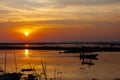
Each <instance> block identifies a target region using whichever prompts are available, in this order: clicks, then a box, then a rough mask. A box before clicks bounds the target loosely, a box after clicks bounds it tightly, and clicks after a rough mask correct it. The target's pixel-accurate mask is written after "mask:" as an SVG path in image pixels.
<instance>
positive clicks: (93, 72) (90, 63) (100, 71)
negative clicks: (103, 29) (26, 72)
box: [0, 49, 120, 80]
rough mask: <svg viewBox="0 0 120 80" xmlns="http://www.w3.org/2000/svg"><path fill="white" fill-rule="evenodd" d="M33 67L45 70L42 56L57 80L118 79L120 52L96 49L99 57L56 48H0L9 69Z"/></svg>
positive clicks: (1, 61)
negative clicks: (84, 57) (89, 57)
mask: <svg viewBox="0 0 120 80" xmlns="http://www.w3.org/2000/svg"><path fill="white" fill-rule="evenodd" d="M14 53H15V57H16V62H17V71H20V70H21V69H23V68H30V66H29V65H31V66H32V67H33V68H35V69H36V71H37V73H42V66H41V60H42V61H43V62H46V68H47V75H48V77H49V78H54V77H55V78H56V80H92V79H98V80H114V79H116V78H120V71H119V70H120V62H119V61H120V52H96V53H94V54H98V56H97V59H84V62H85V63H86V64H82V63H83V59H80V54H79V53H74V54H72V53H59V51H55V50H28V49H25V50H0V66H1V68H2V69H5V55H6V54H7V56H6V57H7V58H6V69H5V70H6V71H7V72H15V71H16V69H15V68H16V67H15V58H14Z"/></svg>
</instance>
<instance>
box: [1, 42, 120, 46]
mask: <svg viewBox="0 0 120 80" xmlns="http://www.w3.org/2000/svg"><path fill="white" fill-rule="evenodd" d="M25 44H34V45H40V44H95V45H112V46H114V45H118V46H120V42H29V43H24V42H23V43H0V45H25Z"/></svg>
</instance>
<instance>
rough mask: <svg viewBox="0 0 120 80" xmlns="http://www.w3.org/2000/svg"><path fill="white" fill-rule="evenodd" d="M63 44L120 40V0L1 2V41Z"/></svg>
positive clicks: (12, 0)
mask: <svg viewBox="0 0 120 80" xmlns="http://www.w3.org/2000/svg"><path fill="white" fill-rule="evenodd" d="M27 32H28V34H27V35H26V36H25V33H27ZM63 41H120V0H0V42H63Z"/></svg>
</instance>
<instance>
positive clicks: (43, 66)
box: [41, 60, 47, 80]
mask: <svg viewBox="0 0 120 80" xmlns="http://www.w3.org/2000/svg"><path fill="white" fill-rule="evenodd" d="M41 64H42V69H43V73H44V76H45V80H47V73H46V70H45V69H46V65H44V63H43V61H42V60H41Z"/></svg>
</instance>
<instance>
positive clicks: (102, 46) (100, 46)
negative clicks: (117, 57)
mask: <svg viewBox="0 0 120 80" xmlns="http://www.w3.org/2000/svg"><path fill="white" fill-rule="evenodd" d="M46 44H47V45H46ZM55 44H75V45H79V44H80V45H82V44H91V45H95V46H88V45H86V46H84V45H82V46H76V47H73V46H72V47H71V46H69V47H64V46H55ZM19 45H22V46H19ZM26 45H27V46H26ZM28 45H37V46H28ZM51 45H54V46H51ZM13 49H14V50H15V49H16V50H17V49H31V50H64V51H63V52H59V53H84V52H86V53H87V52H120V43H119V42H114V43H110V42H104V43H100V42H94V43H90V42H88V43H84V42H83V43H77V42H76V43H0V50H13Z"/></svg>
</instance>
